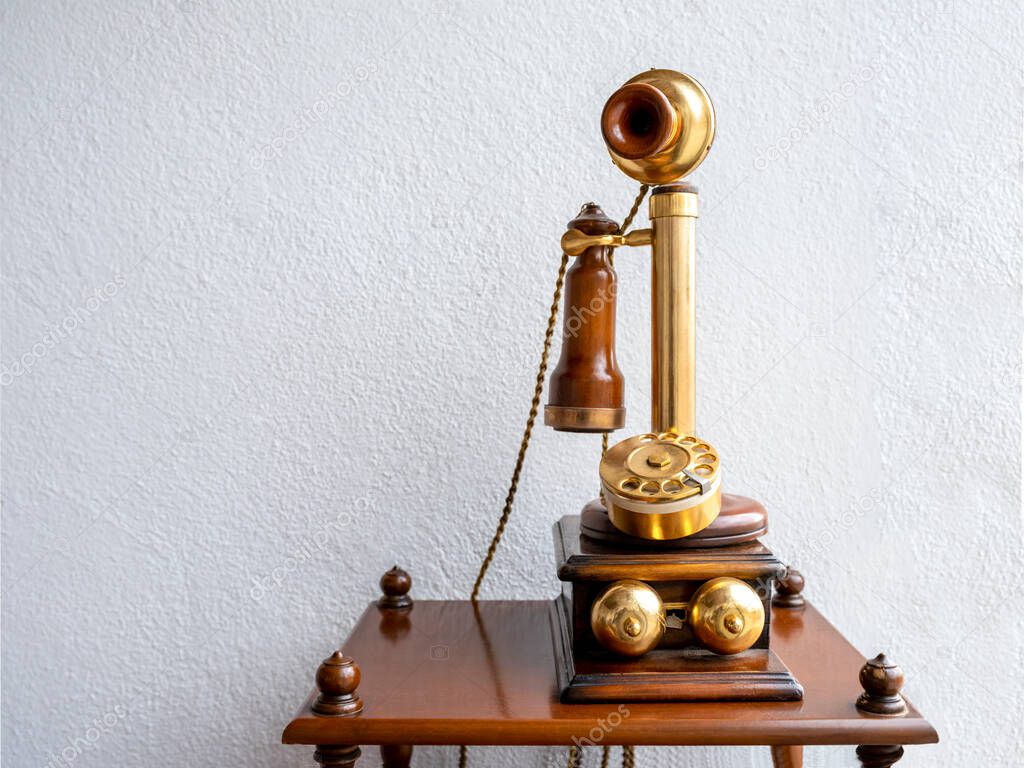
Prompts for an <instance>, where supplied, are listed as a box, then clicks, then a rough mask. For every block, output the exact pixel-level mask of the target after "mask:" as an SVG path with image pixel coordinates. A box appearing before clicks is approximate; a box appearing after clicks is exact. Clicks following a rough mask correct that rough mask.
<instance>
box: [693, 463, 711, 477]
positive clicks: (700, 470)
mask: <svg viewBox="0 0 1024 768" xmlns="http://www.w3.org/2000/svg"><path fill="white" fill-rule="evenodd" d="M693 471H694V472H695V473H696V474H698V475H700V476H701V477H710V476H711V473H712V472H714V471H715V470H714V468H713V467H712V466H711V465H710V464H698V465H697V466H696V467H694V468H693Z"/></svg>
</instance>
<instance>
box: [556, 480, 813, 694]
mask: <svg viewBox="0 0 1024 768" xmlns="http://www.w3.org/2000/svg"><path fill="white" fill-rule="evenodd" d="M767 528H768V515H767V512H766V511H765V509H764V507H763V506H762V505H761V504H760V503H759V502H757V501H755V500H753V499H749V498H746V497H743V496H734V495H731V494H725V495H723V504H722V512H721V514H720V515H719V516H718V518H717V519H716V520H715V521H714V522H713V523H712V524H711V525H709V526H708V527H707V528H705V529H704V530H703V531H700V532H698V533H697V534H695V535H693V536H688V537H686V538H681V539H676V540H673V541H652V540H646V539H638V538H636V537H633V536H629V535H627V534H624V533H622V532H620V531H618V530H617V529H616V528H615V527H614V526H613V525H612V524H611V522H610V521H609V519H608V515H607V512H606V511H605V509H604V505H603V504H602V502H601V501H600V500H594V501H592V502H590V503H589V504H587V505H586V506H585V507H584V509H583V511H582V514H581V515H579V516H577V515H568V516H566V517H563V518H562V519H561V520H560V521H559V522H558V523H556V525H555V528H554V534H555V536H554V538H555V553H556V561H557V568H558V577H559V579H560V580H561V581H562V582H563V590H562V595H561V596H560V597H559V598H558V599H557V600H556V601H555V603H554V604H553V606H552V610H551V624H552V634H553V636H554V638H555V661H556V669H557V673H558V685H559V690H560V691H561V698H562V701H565V702H574V701H575V702H584V701H742V700H751V701H795V700H799V699H800V698H801V697H802V696H803V688H802V687H801V686H800V683H799V682H798V681H797V680H796V678H795V677H794V676H793V674H792V673H791V672H790V671H789V669H788V668H787V667H786V665H785V664H784V663H783V662H782V661H781V660H780V659H779V658H778V656H777V655H776V654H775V653H774V651H773V650H772V649H771V648H770V647H769V642H770V625H771V612H772V598H773V590H774V587H775V580H776V579H777V578H778V577H779V576H780V574H782V573H783V572H784V570H785V569H784V567H783V565H782V563H781V562H780V561H779V560H778V558H776V557H775V555H774V554H773V553H772V552H771V551H770V550H769V549H768V548H767V547H765V546H764V545H763V544H762V543H761V542H759V541H757V538H758V537H759V536H761V535H763V534H764V533H765V532H766V531H767ZM723 577H725V578H729V579H736V580H740V581H742V582H744V583H745V584H746V585H747V586H749V587H750V588H751V589H752V590H754V591H755V592H756V594H757V596H758V598H759V599H760V600H761V605H762V607H761V608H760V609H759V610H762V611H763V615H764V627H763V631H762V632H761V633H760V636H759V637H758V639H757V640H756V642H754V643H753V644H752V645H751V646H750V647H749V648H747V649H745V650H743V651H742V652H741V653H735V654H729V655H719V654H716V653H712V652H710V651H709V650H707V649H705V648H702V647H701V645H700V643H699V642H698V641H697V639H696V638H695V637H694V635H693V633H692V632H690V631H689V630H688V629H687V628H686V627H685V625H683V626H677V627H675V628H672V629H668V630H666V631H665V634H664V636H663V637H662V639H661V640H660V641H659V643H658V645H657V647H655V648H654V649H653V650H651V651H649V652H647V653H644V654H642V655H641V656H640V657H639V658H624V657H622V656H621V655H617V654H615V653H612V652H610V651H609V650H608V649H607V648H605V647H602V645H601V643H600V642H599V641H598V639H597V637H596V636H595V634H594V631H593V630H592V621H593V620H592V611H593V610H594V606H595V605H596V604H597V601H598V600H599V599H600V595H601V594H602V591H603V590H605V589H606V588H608V586H609V585H610V584H614V583H616V582H623V583H625V582H636V581H639V582H643V583H644V584H645V585H648V586H649V587H651V588H653V589H654V590H655V591H656V592H657V593H658V595H659V596H660V598H661V600H662V601H663V603H664V605H665V606H670V605H680V606H681V605H683V604H684V602H685V601H686V600H689V599H692V598H693V595H694V594H695V592H696V591H697V590H699V589H700V587H701V585H702V584H705V583H708V582H709V581H711V580H713V579H721V578H723ZM740 586H741V587H742V585H740ZM744 589H745V588H744ZM679 601H684V602H679Z"/></svg>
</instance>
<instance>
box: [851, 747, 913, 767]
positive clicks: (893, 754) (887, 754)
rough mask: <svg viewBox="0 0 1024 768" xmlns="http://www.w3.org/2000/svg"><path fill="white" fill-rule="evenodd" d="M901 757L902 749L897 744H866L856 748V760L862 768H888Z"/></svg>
mask: <svg viewBox="0 0 1024 768" xmlns="http://www.w3.org/2000/svg"><path fill="white" fill-rule="evenodd" d="M901 757H903V747H901V746H899V745H898V744H884V745H879V744H868V745H864V746H860V747H857V758H858V759H859V760H860V764H861V765H863V766H864V768H889V766H890V765H893V764H894V763H895V762H896V761H897V760H899V759H900V758H901Z"/></svg>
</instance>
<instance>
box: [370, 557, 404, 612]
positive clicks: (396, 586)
mask: <svg viewBox="0 0 1024 768" xmlns="http://www.w3.org/2000/svg"><path fill="white" fill-rule="evenodd" d="M410 589H412V576H410V575H409V574H408V573H406V572H405V571H403V570H402V569H401V568H399V567H398V566H397V565H395V566H392V568H391V570H390V571H388V572H387V573H385V574H384V575H383V576H381V577H380V591H381V592H383V593H384V596H383V597H382V598H380V600H378V601H377V605H378V606H379V607H380V608H389V609H391V610H400V609H402V608H412V598H411V597H409V590H410Z"/></svg>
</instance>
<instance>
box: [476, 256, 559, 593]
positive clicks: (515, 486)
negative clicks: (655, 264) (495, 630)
mask: <svg viewBox="0 0 1024 768" xmlns="http://www.w3.org/2000/svg"><path fill="white" fill-rule="evenodd" d="M568 266H569V254H567V253H563V254H562V264H561V265H560V266H559V268H558V279H557V280H556V281H555V293H554V296H552V298H551V310H550V311H549V312H548V327H547V330H546V331H545V332H544V348H543V349H542V350H541V353H540V365H539V366H538V367H537V381H536V382H535V383H534V387H533V400H532V401H531V402H530V415H529V417H528V418H527V419H526V428H525V429H524V430H523V439H522V440H521V441H520V442H519V455H518V456H517V457H516V467H515V469H514V470H512V481H511V482H510V483H509V486H508V495H507V496H505V506H504V507H503V508H502V510H501V518H500V519H499V520H498V528H497V530H495V531H494V537H493V538H492V539H491V545H490V546H489V547H488V548H487V554H486V555H485V556H484V561H483V562H482V563H480V571H479V573H477V575H476V582H475V583H474V584H473V592H472V594H470V596H469V599H470V600H472V601H473V602H474V603H475V602H476V601H477V600H478V599H479V597H480V586H481V585H482V584H483V583H484V576H486V575H487V569H488V568H490V567H491V561H492V560H494V553H495V552H497V551H498V545H499V544H500V543H501V537H502V536H503V535H504V534H505V526H506V525H508V518H509V516H510V515H511V514H512V502H514V501H515V499H516V491H517V490H519V475H520V474H521V473H522V471H523V462H524V461H525V460H526V450H527V448H529V447H530V438H531V437H532V436H533V424H534V422H535V421H536V420H537V411H538V410H539V409H540V396H541V393H542V392H543V390H544V375H545V374H546V373H547V370H548V355H549V353H550V352H551V339H552V337H553V336H554V335H555V322H556V321H557V320H558V304H559V302H560V301H561V299H562V286H563V285H564V284H565V270H566V268H567V267H568Z"/></svg>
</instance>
